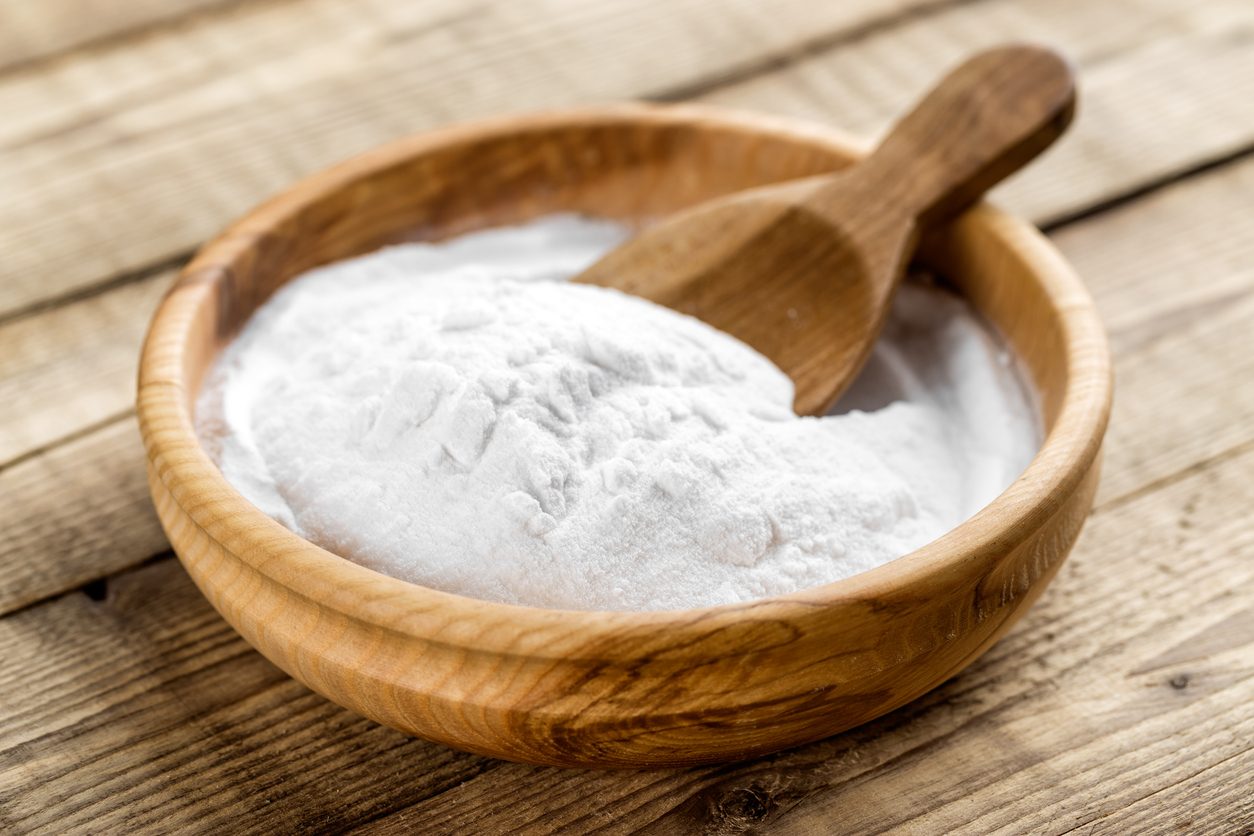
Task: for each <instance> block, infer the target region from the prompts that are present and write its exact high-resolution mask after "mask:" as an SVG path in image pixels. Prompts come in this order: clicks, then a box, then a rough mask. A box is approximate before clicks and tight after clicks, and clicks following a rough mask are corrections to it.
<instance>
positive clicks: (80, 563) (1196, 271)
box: [0, 0, 1254, 836]
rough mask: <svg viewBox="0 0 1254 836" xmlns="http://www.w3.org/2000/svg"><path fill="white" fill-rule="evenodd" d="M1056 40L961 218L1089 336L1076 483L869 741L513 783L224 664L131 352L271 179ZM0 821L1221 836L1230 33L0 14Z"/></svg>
mask: <svg viewBox="0 0 1254 836" xmlns="http://www.w3.org/2000/svg"><path fill="white" fill-rule="evenodd" d="M1009 39H1035V40H1043V41H1046V42H1050V43H1053V44H1056V45H1058V46H1060V47H1062V48H1063V49H1065V50H1066V51H1068V52H1069V53H1070V55H1071V56H1072V57H1073V58H1074V59H1075V61H1076V62H1077V64H1078V66H1079V69H1080V74H1081V83H1082V94H1081V95H1082V99H1081V105H1080V111H1079V117H1078V119H1077V122H1076V124H1075V126H1074V127H1073V131H1072V134H1071V135H1070V136H1069V137H1068V138H1066V139H1065V140H1064V141H1063V142H1062V143H1061V144H1060V146H1059V147H1058V148H1056V149H1055V150H1053V151H1051V152H1050V153H1049V154H1048V155H1047V157H1046V158H1044V159H1043V160H1042V161H1041V162H1040V163H1038V164H1037V165H1035V166H1034V167H1033V168H1032V169H1031V171H1029V172H1027V173H1025V174H1024V175H1022V176H1020V177H1017V178H1016V179H1015V180H1013V181H1011V182H1008V183H1007V184H1006V185H1005V186H1003V187H1001V188H1000V189H998V190H997V192H996V193H995V195H994V197H995V199H996V200H997V201H999V202H1000V203H1002V205H1004V206H1007V207H1008V208H1010V209H1012V210H1014V211H1016V212H1019V213H1021V214H1023V215H1025V216H1027V217H1029V218H1031V219H1032V220H1034V221H1035V222H1037V223H1038V224H1040V225H1042V227H1043V228H1044V229H1046V231H1047V232H1048V233H1049V235H1050V236H1051V237H1052V238H1053V240H1054V241H1055V242H1056V243H1057V244H1058V246H1059V247H1060V248H1061V249H1062V250H1063V252H1064V253H1065V254H1066V255H1067V256H1068V257H1069V258H1070V259H1071V260H1072V262H1073V263H1074V264H1075V266H1076V267H1077V268H1078V270H1079V272H1080V273H1081V275H1082V276H1084V277H1085V279H1086V281H1087V282H1088V284H1089V286H1090V288H1091V289H1092V291H1093V293H1094V295H1095V296H1096V298H1097V301H1098V306H1099V308H1100V310H1101V311H1102V314H1103V316H1104V318H1105V320H1106V323H1107V325H1108V327H1109V329H1110V333H1111V339H1112V343H1113V347H1114V353H1115V362H1116V385H1117V392H1116V403H1115V412H1114V419H1113V423H1112V425H1111V429H1110V432H1109V434H1108V436H1107V448H1106V452H1107V458H1106V471H1105V476H1104V479H1103V484H1102V488H1101V491H1100V494H1099V497H1098V501H1097V506H1096V508H1095V509H1094V511H1093V514H1092V518H1091V519H1090V521H1089V523H1088V527H1087V528H1086V530H1085V532H1084V534H1083V536H1082V538H1081V541H1080V544H1079V545H1078V546H1077V548H1076V551H1075V552H1074V554H1073V555H1072V557H1071V559H1070V561H1069V562H1068V563H1067V565H1066V566H1065V567H1064V568H1063V571H1062V572H1061V574H1060V575H1059V577H1058V579H1057V580H1056V581H1055V582H1054V585H1053V586H1052V587H1051V588H1050V590H1049V591H1048V592H1047V593H1046V594H1045V596H1044V597H1043V598H1042V599H1041V601H1040V602H1039V603H1038V604H1037V605H1036V607H1035V608H1034V609H1033V610H1032V611H1031V612H1030V613H1029V614H1028V615H1027V616H1026V617H1025V618H1024V620H1023V621H1022V622H1021V623H1020V624H1019V625H1018V626H1017V627H1016V628H1015V629H1014V630H1013V631H1012V632H1011V633H1010V634H1009V635H1008V636H1007V637H1006V638H1005V639H1003V640H1002V641H1001V642H1000V643H999V644H997V645H996V646H995V647H994V648H993V649H992V650H991V651H990V652H989V653H988V654H987V655H986V656H985V657H984V658H982V659H981V660H980V661H979V662H977V663H976V664H975V665H973V666H972V667H971V668H969V669H968V670H967V671H966V672H964V673H963V674H962V675H960V676H958V677H957V678H955V679H953V680H952V681H950V682H949V683H947V684H946V685H944V686H943V687H941V688H939V689H938V690H936V691H934V692H933V693H931V694H930V695H928V696H926V697H924V698H923V699H920V700H918V701H917V702H915V703H912V704H910V705H908V706H906V707H905V708H903V709H900V710H899V711H896V712H894V713H893V714H890V715H888V716H886V717H884V718H882V719H881V720H879V721H877V722H875V723H872V724H870V725H868V726H864V727H862V728H859V729H856V730H854V731H851V732H848V733H845V734H842V735H839V736H837V737H834V738H831V739H829V740H826V741H822V742H820V743H816V744H813V745H811V746H806V747H803V748H800V749H796V750H793V751H789V752H785V753H782V754H779V755H776V756H773V757H768V758H764V759H761V760H758V761H753V762H747V763H741V764H731V765H726V766H719V767H705V768H699V769H690V770H676V771H657V772H627V773H602V772H583V771H568V770H556V769H544V768H536V767H528V766H520V765H517V764H511V763H506V762H502V761H494V760H491V759H487V758H483V757H479V756H474V755H466V754H462V753H460V752H456V751H452V750H450V749H446V748H443V747H441V746H437V745H434V744H430V743H426V742H423V741H420V740H411V739H407V738H405V737H403V736H402V735H400V734H398V733H396V732H392V731H390V730H388V729H385V728H382V727H380V726H377V725H375V724H373V723H371V722H368V721H366V720H363V719H362V718H360V717H358V716H356V715H353V714H351V713H350V712H348V711H345V710H343V709H340V708H338V707H337V706H335V705H333V704H331V703H328V702H327V701H325V700H323V699H322V698H320V697H318V696H316V695H314V694H312V693H311V692H309V691H308V690H306V689H305V688H303V687H302V686H300V685H297V684H296V683H295V682H293V681H292V680H290V679H288V678H287V677H286V676H284V675H283V674H282V673H281V672H280V671H278V670H277V669H276V668H275V667H273V666H272V665H271V664H269V663H268V662H267V661H266V660H265V659H263V658H262V657H261V656H259V655H258V654H256V653H255V652H253V651H252V650H251V649H250V648H249V647H248V646H247V645H245V644H244V642H243V641H242V640H241V639H240V638H238V637H237V636H236V634H235V633H234V632H233V631H232V630H231V629H230V628H229V627H228V626H227V625H226V623H225V622H223V621H222V620H221V619H220V618H219V617H218V616H217V614H216V613H215V612H214V611H213V610H212V609H211V608H210V607H209V605H208V604H207V603H206V602H205V601H204V599H203V598H202V597H201V596H200V594H199V592H198V591H197V590H196V589H195V587H193V586H192V584H191V582H190V581H189V580H188V579H187V577H186V575H185V574H184V572H183V570H182V569H181V567H180V566H179V564H178V562H177V561H176V560H175V559H174V558H173V556H172V555H171V553H170V551H169V547H168V544H167V542H166V540H165V538H164V536H163V534H162V532H161V530H160V528H159V527H158V525H157V522H156V517H155V515H154V513H153V510H152V508H151V506H150V502H149V499H148V491H147V487H146V485H145V481H144V473H143V464H142V461H143V459H142V451H141V448H140V444H139V438H138V434H137V431H136V426H135V419H134V414H133V411H132V400H133V397H134V378H135V363H136V359H137V355H138V348H139V342H140V339H141V337H142V334H143V331H144V329H145V327H146V325H147V322H148V318H149V316H150V314H151V312H152V309H153V307H154V305H155V303H156V300H157V298H158V297H159V296H160V294H161V293H162V292H163V290H164V288H165V287H166V286H167V285H168V283H169V281H170V278H171V276H172V274H173V272H174V271H175V270H176V269H177V268H178V266H179V265H180V264H182V263H183V262H184V261H185V260H187V259H188V257H189V256H190V255H191V253H192V252H193V250H194V249H195V248H196V247H197V246H198V245H199V244H200V243H202V242H203V241H205V240H206V239H207V238H208V237H209V236H211V235H213V234H214V233H215V232H216V231H217V230H218V229H220V228H221V227H222V226H223V225H224V224H225V223H226V222H227V221H229V220H230V219H231V218H233V217H234V216H236V215H238V214H239V213H241V212H242V211H244V210H245V209H247V208H248V207H250V206H251V205H253V204H254V203H256V202H258V201H259V200H261V199H262V198H264V197H265V196H266V195H268V194H270V193H273V192H275V191H277V190H278V189H280V188H282V187H283V186H285V185H286V184H288V183H290V182H291V181H292V180H293V179H295V178H297V177H299V176H301V175H303V174H306V173H308V172H311V171H313V170H316V169H318V168H320V167H322V166H325V165H327V164H328V163H331V162H333V161H335V160H338V159H340V158H343V157H345V156H347V155H349V154H352V153H354V152H356V151H360V150H363V149H366V148H369V147H371V146H374V145H377V144H379V143H381V142H383V141H386V140H388V139H391V138H393V137H396V136H400V135H403V134H406V133H409V132H413V131H418V130H422V129H424V128H429V127H433V126H435V125H440V124H444V123H447V122H450V121H454V120H459V119H465V118H469V117H474V116H480V115H486V114H492V113H501V112H506V111H521V110H527V109H534V108H540V107H548V106H554V105H565V104H576V103H583V102H591V101H605V100H613V99H624V98H638V99H651V100H661V101H673V100H681V99H684V100H688V99H691V100H700V101H709V102H716V103H719V104H725V105H734V106H739V107H747V108H755V109H759V110H766V111H772V112H778V113H782V114H787V115H791V116H800V117H805V118H809V119H814V120H817V121H821V122H826V123H830V124H834V125H838V126H841V127H843V128H846V129H848V130H850V131H851V132H853V133H855V134H861V135H864V136H867V137H873V136H875V135H876V134H877V133H878V132H879V131H881V130H882V129H883V128H884V126H885V124H886V121H887V120H888V119H889V118H890V117H891V116H892V115H893V114H895V113H897V112H899V111H900V110H901V109H902V108H904V107H906V106H907V105H908V104H909V103H910V101H912V99H913V98H914V97H915V96H916V95H918V94H919V93H920V92H921V91H922V90H923V89H924V88H925V87H926V86H927V85H928V83H929V82H930V81H931V80H932V79H934V78H935V77H936V76H937V75H938V74H939V73H940V72H942V71H943V70H944V69H945V68H946V67H948V66H949V65H951V64H953V63H954V62H956V61H957V60H959V59H960V58H961V57H962V56H964V55H965V54H967V53H968V52H970V51H972V50H975V49H977V48H979V47H983V46H986V45H990V44H993V43H997V42H1000V41H1005V40H1009ZM0 616H2V617H0V832H4V833H6V834H7V833H46V834H63V833H91V834H101V833H118V834H141V833H259V834H266V836H278V834H288V833H331V834H349V833H351V834H394V833H409V832H414V833H423V834H439V833H450V834H467V833H501V834H504V833H518V832H527V833H572V834H574V833H606V834H611V833H612V834H646V833H647V834H687V833H701V834H730V833H758V834H871V833H909V834H933V833H936V834H940V833H963V834H975V833H980V834H984V833H997V834H1016V833H1033V834H1070V833H1074V834H1079V836H1096V835H1097V834H1103V833H1138V834H1144V833H1190V834H1200V833H1208V834H1222V835H1223V836H1239V835H1240V834H1251V833H1254V3H1251V2H1249V0H1194V1H1193V2H1190V0H965V1H964V0H839V2H838V0H826V1H825V2H813V0H665V2H663V0H597V2H586V0H479V2H475V3H469V2H461V1H460V0H426V1H425V2H416V0H415V2H401V0H0Z"/></svg>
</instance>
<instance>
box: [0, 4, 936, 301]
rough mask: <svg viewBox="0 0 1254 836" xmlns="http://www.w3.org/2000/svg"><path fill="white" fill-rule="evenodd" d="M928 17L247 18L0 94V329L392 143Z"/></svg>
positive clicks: (506, 8)
mask: <svg viewBox="0 0 1254 836" xmlns="http://www.w3.org/2000/svg"><path fill="white" fill-rule="evenodd" d="M936 2H937V0H889V1H888V2H885V0H855V1H854V2H844V3H823V4H818V5H815V4H813V3H810V2H807V0H773V2H767V0H734V2H727V0H684V2H675V0H647V2H642V0H607V1H606V2H602V3H598V4H596V5H595V6H589V5H588V4H586V3H581V2H577V1H576V0H566V2H551V0H523V1H522V2H518V0H511V1H510V2H507V0H488V2H484V3H479V4H475V5H471V6H467V5H466V4H464V3H462V2H460V0H440V1H439V2H429V3H405V4H402V3H394V2H388V0H305V2H302V3H301V4H300V8H299V13H293V10H292V9H291V8H290V6H289V5H287V4H280V5H272V4H259V5H253V4H249V5H245V6H241V7H237V8H232V9H231V10H229V11H228V12H224V13H222V14H218V15H214V16H209V17H206V18H204V19H196V20H193V21H190V22H189V23H188V25H186V26H181V27H175V28H172V29H169V30H166V31H163V32H161V33H160V37H155V36H154V37H152V38H148V39H141V40H139V41H137V42H134V43H127V44H125V45H124V46H122V47H119V48H116V49H102V50H99V51H91V52H88V53H83V54H78V55H72V56H69V57H67V58H66V60H64V61H62V62H57V63H56V64H55V65H53V66H50V67H48V68H46V69H44V70H42V71H41V72H38V73H30V74H15V75H11V76H9V77H7V78H0V112H2V113H5V114H6V119H5V120H4V121H3V123H0V250H3V251H4V252H5V253H6V258H5V259H4V261H3V263H2V264H0V316H3V315H4V314H5V313H6V312H12V311H14V310H19V309H25V308H27V307H29V306H31V305H35V304H38V303H40V302H41V301H45V300H48V299H50V298H56V297H57V296H59V295H61V294H65V293H67V292H71V291H74V290H76V289H81V288H83V287H86V286H89V285H92V284H94V283H97V282H99V281H101V280H102V279H104V278H105V277H108V276H116V275H118V274H124V273H126V272H128V271H132V270H135V269H137V268H139V267H142V266H145V265H149V264H153V263H156V262H160V261H163V260H167V259H170V258H171V257H174V256H176V255H179V254H183V253H186V252H188V251H190V249H191V248H193V247H194V246H196V245H197V244H198V243H200V242H202V241H203V240H205V239H206V238H207V237H209V236H210V235H212V234H213V233H214V232H216V231H218V230H219V229H220V228H221V227H222V226H223V225H224V224H225V223H227V222H228V221H229V220H230V219H231V218H233V217H235V216H237V215H239V214H240V213H242V212H243V211H244V210H246V209H247V208H249V207H250V206H252V205H253V204H255V203H257V202H258V201H259V200H261V199H262V198H264V197H265V196H266V195H268V194H271V193H273V192H275V191H277V190H278V189H280V188H282V187H283V186H285V185H287V184H288V183H290V182H291V181H292V180H294V179H295V178H297V177H299V176H301V175H303V174H307V173H309V172H311V171H314V170H316V169H318V168H322V167H324V166H326V165H327V164H329V163H331V162H333V161H336V160H338V159H341V158H343V157H345V156H348V155H350V154H352V153H354V152H357V151H361V150H364V149H367V148H369V147H371V146H374V145H378V144H379V143H382V142H384V141H386V140H389V139H392V138H394V137H397V136H400V135H403V134H406V133H410V132H413V131H417V130H421V129H424V128H430V127H433V126H436V125H440V124H443V123H446V122H449V121H452V120H455V119H465V118H468V117H472V116H480V115H486V114H492V113H502V112H508V111H518V110H523V109H530V108H540V107H551V106H555V105H569V104H573V103H576V102H588V101H603V100H606V99H621V98H632V97H639V96H649V95H654V94H661V93H664V92H665V91H667V90H670V89H673V88H675V87H676V86H690V85H694V84H700V83H701V82H702V81H703V80H707V79H710V78H713V77H719V76H722V75H724V74H726V73H728V72H732V71H736V70H741V69H744V68H747V67H752V66H755V65H758V64H760V63H762V62H769V61H772V60H775V59H776V58H778V56H780V55H785V54H790V53H792V52H794V51H796V50H798V49H801V48H804V46H805V44H807V43H808V42H810V41H812V40H814V39H816V38H818V39H825V38H831V37H834V36H835V35H838V34H839V33H840V32H843V31H849V30H853V29H858V28H860V27H865V26H867V25H869V24H871V23H873V22H875V21H884V20H891V19H893V18H895V17H896V16H897V15H899V14H900V13H901V11H902V10H904V9H909V8H915V7H919V6H923V5H934V4H935V3H936ZM659 20H664V21H665V22H666V25H664V26H659V25H657V22H658V21H659Z"/></svg>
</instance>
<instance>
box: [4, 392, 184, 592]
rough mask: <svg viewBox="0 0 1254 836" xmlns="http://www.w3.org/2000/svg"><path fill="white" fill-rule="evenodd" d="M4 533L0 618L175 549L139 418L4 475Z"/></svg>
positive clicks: (121, 421)
mask: <svg viewBox="0 0 1254 836" xmlns="http://www.w3.org/2000/svg"><path fill="white" fill-rule="evenodd" d="M0 532H3V534H0V615H3V614H4V613H8V612H11V611H13V610H16V609H20V608H21V607H24V606H27V605H29V604H33V603H35V602H37V601H41V600H43V599H44V598H48V597H51V596H54V595H59V594H61V593H63V592H67V591H69V590H71V589H75V588H77V587H79V586H82V585H83V584H86V583H89V582H91V581H95V580H97V579H98V578H102V577H104V576H106V575H110V574H113V573H116V572H120V571H122V570H124V569H129V568H131V567H133V566H136V565H138V564H140V563H142V562H143V561H145V560H148V559H149V558H151V557H153V556H154V555H158V554H161V553H163V552H167V551H169V548H170V544H169V542H168V541H167V540H166V537H165V533H164V532H163V531H162V530H161V524H160V523H159V522H158V521H157V514H156V512H155V511H154V510H153V508H152V499H151V497H150V495H149V493H148V480H147V478H146V477H145V475H144V448H143V444H141V443H140V439H139V430H138V428H137V427H136V425H135V419H134V417H133V416H131V415H127V416H126V417H125V418H122V419H119V420H117V421H113V422H110V423H108V424H106V425H105V426H104V427H101V428H100V429H98V430H96V431H94V432H91V433H89V434H87V435H86V436H84V437H82V438H78V439H75V440H73V441H70V442H67V443H65V444H61V445H58V446H57V447H55V448H53V449H51V450H49V451H47V452H44V453H42V454H40V455H37V456H33V457H32V458H30V459H29V460H27V461H24V462H22V463H20V464H18V465H15V466H13V467H11V468H7V469H5V470H3V471H0Z"/></svg>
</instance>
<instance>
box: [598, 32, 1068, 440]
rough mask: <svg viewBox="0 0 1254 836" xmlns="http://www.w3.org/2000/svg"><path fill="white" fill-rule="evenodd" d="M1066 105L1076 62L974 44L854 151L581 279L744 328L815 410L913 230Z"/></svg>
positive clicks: (636, 241) (944, 210)
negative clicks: (850, 161) (846, 159)
mask: <svg viewBox="0 0 1254 836" xmlns="http://www.w3.org/2000/svg"><path fill="white" fill-rule="evenodd" d="M1074 108H1075V80H1074V78H1073V75H1072V71H1071V67H1070V66H1069V64H1068V63H1067V61H1066V60H1065V59H1063V58H1062V57H1061V56H1059V55H1058V54H1057V53H1055V52H1053V51H1051V50H1049V49H1045V48H1042V47H1038V46H1026V45H1023V46H1018V45H1016V46H1006V47H1001V48H999V49H993V50H989V51H988V52H983V53H980V54H979V55H976V56H975V57H974V58H971V59H970V60H968V61H967V62H966V63H964V64H963V65H962V66H960V67H958V69H956V70H954V71H953V72H952V73H950V74H949V75H948V76H946V77H945V78H944V80H942V81H941V82H940V84H938V85H937V86H936V88H935V89H933V90H932V92H931V93H929V94H928V95H927V96H926V97H925V98H924V99H923V101H922V102H921V103H920V104H919V105H917V106H916V107H915V108H914V110H912V111H911V112H910V113H909V114H907V115H906V117H905V118H904V119H902V120H901V121H900V122H898V123H897V125H896V126H895V127H894V128H893V130H892V132H891V133H889V135H888V137H887V138H886V139H885V140H884V141H883V142H882V143H881V144H880V146H879V147H878V148H877V149H875V151H874V153H872V154H871V155H870V156H869V157H867V158H866V159H865V160H863V161H862V162H861V163H859V164H857V165H855V166H853V167H852V168H849V169H846V170H844V171H841V172H838V173H835V174H830V175H824V176H820V177H810V178H806V179H803V180H793V181H789V182H787V183H783V184H781V185H775V186H767V187H764V188H757V189H751V190H748V191H744V192H739V193H737V194H733V195H729V196H728V197H725V198H720V199H718V200H714V201H711V202H709V203H704V204H701V205H700V206H697V207H695V208H692V209H689V210H686V211H683V212H680V213H677V214H675V215H672V216H670V217H668V218H667V219H666V220H664V221H662V222H661V223H659V224H657V225H656V226H652V227H650V228H648V229H647V230H645V231H644V232H642V233H641V234H640V235H637V236H636V237H635V238H633V239H631V240H630V241H627V242H626V243H624V244H623V245H622V246H620V247H618V248H617V249H615V250H613V251H612V252H610V253H609V254H608V255H607V256H605V257H604V258H602V259H601V260H600V261H598V262H597V263H596V264H594V265H593V266H592V267H590V268H589V269H588V270H586V271H584V272H583V273H582V274H580V275H579V276H578V277H577V278H576V279H575V281H579V282H585V283H588V284H597V285H603V286H605V287H614V288H618V289H619V290H623V291H625V292H627V293H632V294H635V295H637V296H643V297H644V298H646V299H650V300H652V301H654V302H657V303H659V304H661V305H665V306H667V307H669V308H673V309H675V310H677V311H682V312H683V313H687V314H691V315H692V316H695V317H697V318H698V319H701V320H704V321H705V322H708V323H709V324H711V325H713V326H715V327H716V328H719V329H721V330H723V331H726V332H727V333H729V334H732V335H734V336H736V337H738V338H739V339H741V340H743V341H744V342H746V343H748V344H749V345H751V346H753V347H754V348H755V349H757V350H758V351H760V352H761V353H762V354H764V355H766V356H767V357H769V358H770V359H771V360H772V361H774V363H775V364H776V365H777V366H779V367H780V369H782V370H783V371H784V373H785V374H787V375H788V376H789V377H791V378H792V380H793V382H794V383H795V384H796V398H795V400H794V402H793V408H794V409H795V410H796V412H797V413H798V414H799V415H821V414H823V413H824V412H826V411H827V410H828V409H830V408H831V406H832V404H833V403H835V402H836V399H837V398H838V397H839V396H840V394H841V393H842V392H843V391H844V390H845V388H846V387H847V386H848V385H849V384H850V383H852V382H853V379H854V377H856V376H857V373H858V370H859V369H861V368H862V364H863V363H864V362H865V360H866V358H867V356H868V355H869V354H870V351H871V347H872V345H873V344H874V343H875V339H876V337H877V336H878V335H879V333H880V330H881V328H882V327H883V325H884V320H885V317H886V316H887V314H888V309H889V306H890V305H891V304H892V300H893V295H894V293H895V291H896V289H897V284H898V282H899V281H900V280H901V277H902V275H903V274H904V273H905V268H906V265H907V263H908V262H909V259H910V256H911V254H912V253H913V252H914V249H915V246H916V245H917V243H918V240H919V236H920V233H921V231H922V230H923V229H925V228H927V227H928V226H930V225H933V224H938V223H940V222H943V221H946V220H948V219H950V218H952V217H953V216H955V215H957V214H958V213H959V212H961V211H962V210H963V209H965V208H967V207H968V206H970V205H971V204H972V203H973V202H975V201H976V200H977V199H978V198H979V197H980V196H981V195H982V194H983V193H984V192H985V191H987V190H988V189H989V188H991V187H992V186H993V185H994V184H996V183H997V182H998V181H1000V180H1001V179H1002V178H1004V177H1006V176H1007V175H1008V174H1010V173H1012V172H1014V171H1016V170H1017V169H1018V168H1020V167H1021V166H1022V165H1023V164H1024V163H1026V162H1028V161H1029V160H1031V159H1032V158H1033V157H1035V156H1036V155H1037V154H1039V153H1040V152H1041V151H1042V150H1044V149H1045V148H1046V147H1048V146H1049V144H1050V143H1052V142H1053V141H1054V139H1055V138H1057V137H1058V136H1059V134H1061V133H1062V132H1063V130H1064V129H1065V128H1066V127H1067V125H1068V124H1069V123H1070V121H1071V115H1072V113H1073V111H1074Z"/></svg>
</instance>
